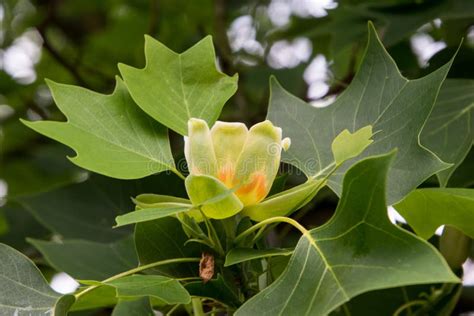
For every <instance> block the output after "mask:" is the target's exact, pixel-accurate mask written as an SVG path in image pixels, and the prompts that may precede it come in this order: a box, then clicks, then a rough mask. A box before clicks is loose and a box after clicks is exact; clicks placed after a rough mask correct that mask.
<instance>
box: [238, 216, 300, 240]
mask: <svg viewBox="0 0 474 316" xmlns="http://www.w3.org/2000/svg"><path fill="white" fill-rule="evenodd" d="M272 223H287V224H290V225H292V226H293V227H295V228H296V229H298V230H299V231H300V232H301V233H302V234H303V235H304V234H306V233H308V230H307V229H306V228H304V227H303V226H302V225H301V224H300V223H298V222H297V221H295V220H294V219H292V218H289V217H284V216H276V217H270V218H268V219H266V220H263V221H261V222H259V223H257V224H255V225H253V226H252V227H250V228H249V229H247V230H245V231H243V232H242V233H240V234H239V235H238V236H237V237H236V238H235V240H234V242H235V243H236V244H238V243H239V242H240V241H242V240H243V239H244V238H245V237H247V236H248V235H250V234H251V233H253V232H254V231H256V230H257V229H259V228H260V227H262V226H266V225H268V224H272Z"/></svg>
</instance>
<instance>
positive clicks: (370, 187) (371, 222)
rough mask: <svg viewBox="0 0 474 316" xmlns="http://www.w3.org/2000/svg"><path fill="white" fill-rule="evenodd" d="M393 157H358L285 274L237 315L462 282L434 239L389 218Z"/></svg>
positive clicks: (312, 309) (309, 311)
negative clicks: (331, 208) (329, 211)
mask: <svg viewBox="0 0 474 316" xmlns="http://www.w3.org/2000/svg"><path fill="white" fill-rule="evenodd" d="M391 160H393V153H392V154H391V155H385V156H378V157H373V158H367V159H364V160H362V161H360V162H358V163H357V164H355V165H354V166H353V167H352V168H351V169H350V170H349V171H348V172H347V174H346V176H345V179H344V184H343V194H342V197H341V200H340V202H339V204H338V207H337V209H336V213H335V214H334V216H333V217H332V219H331V220H330V221H329V222H328V223H327V224H325V225H323V226H321V227H318V228H315V229H312V230H310V231H307V232H306V233H305V234H303V236H302V237H301V239H300V241H299V242H298V244H297V246H296V248H295V251H294V253H293V255H292V257H291V259H290V262H289V263H288V266H287V268H286V270H285V271H284V272H283V274H282V275H280V277H279V278H278V279H277V280H276V281H275V282H274V283H273V284H271V285H270V286H269V287H267V288H266V289H265V290H263V291H262V292H260V293H259V294H257V295H256V296H254V297H253V298H251V299H250V300H249V301H247V302H246V303H245V304H244V305H243V306H242V307H241V308H240V309H239V310H238V311H237V313H236V315H285V314H288V313H291V314H294V315H326V314H328V313H329V312H331V311H332V310H334V309H335V308H336V307H338V306H340V305H341V304H343V303H344V302H346V301H348V300H349V299H351V298H352V297H354V296H356V295H358V294H361V293H364V292H368V291H371V290H376V289H383V288H390V287H397V286H403V285H411V284H424V283H436V282H452V283H457V282H459V279H458V278H457V277H456V276H455V275H454V274H453V273H452V271H451V270H450V268H449V267H448V265H447V264H446V262H445V261H444V259H443V258H442V256H441V255H440V254H439V253H438V252H437V251H436V249H435V248H434V247H433V246H431V245H430V244H429V243H427V242H426V241H424V240H422V239H420V238H418V237H416V236H414V235H412V234H411V233H409V232H407V231H404V230H402V229H401V228H399V227H397V226H395V225H393V224H392V223H391V222H390V221H389V219H388V217H387V209H386V202H385V193H386V191H385V183H386V180H387V174H388V169H389V163H390V161H391Z"/></svg>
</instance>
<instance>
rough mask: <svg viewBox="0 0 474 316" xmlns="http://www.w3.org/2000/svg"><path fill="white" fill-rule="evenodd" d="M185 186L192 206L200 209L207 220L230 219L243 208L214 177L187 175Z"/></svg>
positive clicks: (230, 192)
mask: <svg viewBox="0 0 474 316" xmlns="http://www.w3.org/2000/svg"><path fill="white" fill-rule="evenodd" d="M185 184H186V191H187V192H188V196H189V198H190V199H191V202H192V203H193V205H194V206H196V207H200V209H201V210H202V212H203V213H204V214H205V215H206V216H207V217H209V218H214V219H223V218H227V217H231V216H233V215H235V214H237V213H238V212H240V210H242V208H243V204H242V202H241V201H240V200H239V199H238V198H237V196H236V195H235V194H234V193H233V191H232V190H229V189H228V188H227V187H226V186H225V185H224V184H223V183H222V182H220V181H219V180H217V179H216V178H214V177H211V176H206V175H189V176H188V177H187V178H186V181H185Z"/></svg>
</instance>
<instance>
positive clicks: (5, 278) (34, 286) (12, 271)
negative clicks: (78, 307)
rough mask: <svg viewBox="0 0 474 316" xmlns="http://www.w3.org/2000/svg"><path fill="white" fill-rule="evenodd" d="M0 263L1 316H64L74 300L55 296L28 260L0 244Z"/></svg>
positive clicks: (66, 296) (38, 271)
mask: <svg viewBox="0 0 474 316" xmlns="http://www.w3.org/2000/svg"><path fill="white" fill-rule="evenodd" d="M0 261H1V262H2V264H1V265H0V314H1V315H32V316H40V315H47V314H48V313H50V314H52V315H58V316H62V315H64V316H65V315H66V313H67V310H68V309H69V307H70V306H71V305H72V303H73V302H74V297H73V296H70V295H65V296H62V295H61V294H58V293H56V292H54V291H53V290H52V289H51V288H50V287H49V285H48V283H46V280H45V279H44V277H43V276H42V275H41V272H40V270H39V269H38V268H37V267H36V266H35V265H34V264H33V262H31V260H30V259H28V258H27V257H26V256H24V255H23V254H21V253H20V252H18V251H16V250H14V249H13V248H11V247H9V246H7V245H4V244H0Z"/></svg>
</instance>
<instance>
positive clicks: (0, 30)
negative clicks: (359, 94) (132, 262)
mask: <svg viewBox="0 0 474 316" xmlns="http://www.w3.org/2000/svg"><path fill="white" fill-rule="evenodd" d="M369 20H370V21H373V22H374V23H375V26H376V27H377V30H378V32H379V34H380V36H381V38H382V40H383V42H384V45H385V46H386V48H387V50H388V51H389V53H390V54H391V55H392V56H393V58H394V59H395V61H396V62H397V64H398V65H399V67H400V70H401V72H402V74H403V75H405V76H407V77H409V78H417V77H420V76H422V75H424V74H426V73H429V72H431V71H432V70H433V69H436V68H438V67H439V66H440V65H441V64H443V63H445V62H446V61H447V60H448V59H449V58H450V57H451V56H452V55H453V54H454V52H455V51H456V49H457V48H458V47H459V45H460V43H461V41H462V39H464V40H463V41H462V44H461V46H460V50H459V53H458V55H457V57H456V59H455V62H454V66H453V67H452V70H451V71H450V73H449V77H451V78H471V79H474V1H472V0H384V1H382V0H379V1H377V0H345V1H343V0H341V1H333V0H271V1H270V0H269V1H236V0H228V1H226V0H189V1H185V0H128V1H125V0H101V1H95V0H49V1H45V0H38V1H33V0H1V1H0V242H4V243H7V244H9V245H12V246H13V247H15V248H17V249H19V250H21V251H23V252H24V253H25V254H27V255H28V256H30V257H31V258H32V259H33V260H34V261H35V262H36V263H37V264H38V265H40V267H41V268H42V270H43V272H45V273H47V274H48V272H49V274H48V275H49V276H50V277H52V276H53V275H55V270H54V269H53V268H51V267H49V266H48V264H47V263H46V262H45V261H44V259H43V258H42V257H41V255H40V254H39V252H38V251H37V250H35V248H34V247H32V246H31V245H30V244H29V243H28V242H27V240H26V238H27V237H34V238H43V239H53V240H54V239H62V238H82V239H86V240H91V241H111V240H116V239H117V238H118V237H123V236H124V235H123V234H122V233H120V232H116V233H112V232H110V226H111V225H112V223H113V222H111V221H110V219H111V218H112V219H113V215H114V214H112V215H110V214H109V213H110V212H108V210H110V209H112V208H113V207H112V206H110V205H115V206H120V207H121V208H126V207H127V206H128V203H130V202H129V201H128V197H129V196H131V195H133V194H137V193H141V192H144V191H147V190H148V191H152V192H155V193H157V192H159V193H166V192H164V191H166V190H169V191H171V188H170V187H173V186H176V187H177V190H182V187H181V184H180V183H178V182H177V181H176V179H174V178H172V177H170V176H166V175H163V176H158V177H150V178H152V179H145V180H143V181H135V182H134V181H132V182H129V183H127V184H123V181H118V180H113V179H106V178H105V177H99V176H92V177H90V175H88V174H87V172H85V171H83V170H80V169H79V168H77V167H75V166H74V165H72V164H71V163H70V162H69V161H68V160H67V158H66V155H70V156H73V155H74V153H73V152H71V151H70V150H68V149H67V148H66V147H65V146H62V145H59V144H57V143H55V142H53V141H51V140H49V139H46V138H45V137H42V136H40V135H39V134H36V133H35V132H33V131H32V130H29V129H28V128H26V127H25V126H23V125H22V124H21V123H20V122H19V118H27V119H29V120H39V119H54V120H63V119H64V117H63V116H62V114H61V113H60V112H59V110H58V109H57V108H56V106H55V105H54V104H53V102H52V99H51V95H50V93H49V91H48V88H47V86H46V85H45V81H44V79H45V78H49V79H51V80H54V81H57V82H62V83H70V84H76V85H80V86H83V87H86V88H89V89H92V90H95V91H98V92H101V93H110V92H111V91H112V88H113V84H114V76H116V75H117V74H118V70H117V63H119V62H121V63H126V64H129V65H133V66H136V67H141V66H143V65H144V54H143V44H144V34H149V35H151V36H153V37H154V38H156V39H158V40H159V41H161V42H162V43H164V44H165V45H167V46H168V47H170V48H171V49H173V50H175V51H178V52H181V51H184V50H186V49H187V48H189V47H190V46H192V45H193V44H194V43H196V42H197V41H199V40H200V39H201V38H203V37H204V36H206V35H208V34H211V35H212V36H213V40H214V45H215V47H216V51H217V56H218V61H217V62H218V65H219V67H220V68H221V69H222V71H224V72H225V73H227V74H233V73H235V72H238V73H239V89H238V91H237V93H236V94H235V95H234V96H233V98H232V99H231V100H230V102H229V103H228V104H227V105H226V107H225V108H224V112H223V114H222V116H221V120H228V121H234V120H237V121H243V122H246V123H247V124H249V125H250V124H253V123H255V122H258V121H261V120H263V119H264V118H265V115H266V107H267V100H268V78H269V76H270V75H272V74H273V75H275V76H276V77H277V78H278V80H279V81H280V82H281V83H282V85H283V86H284V87H285V88H286V89H288V90H289V91H290V92H292V93H293V94H295V95H297V96H299V97H300V98H302V99H304V100H307V101H309V102H311V103H312V104H313V105H314V106H317V107H320V106H327V105H328V104H330V103H331V101H332V100H334V98H335V96H336V95H337V94H338V93H340V92H342V91H343V90H344V89H345V87H346V86H347V85H348V84H349V83H350V82H351V79H352V78H353V76H354V73H355V71H356V70H357V66H358V63H359V61H360V59H361V57H362V54H363V52H364V45H365V40H366V31H367V21H369ZM473 93H474V91H473ZM172 140H173V147H174V149H175V152H176V153H177V156H178V157H179V156H180V153H179V152H180V150H181V147H182V140H181V137H178V135H174V134H173V135H172ZM473 155H474V154H473V153H472V151H471V153H470V155H469V156H468V157H467V158H466V161H465V162H464V164H463V165H462V166H461V167H460V168H459V169H458V171H457V172H456V173H455V175H454V179H459V180H456V181H457V182H456V183H458V184H462V186H472V185H473V181H474V177H473V176H472V174H474V170H473V161H474V159H473ZM469 174H470V175H471V176H469ZM466 175H467V177H466ZM292 181H298V179H293V178H290V179H289V180H288V183H289V184H291V182H292ZM84 183H85V185H82V186H81V185H80V184H84ZM170 183H172V184H170ZM427 185H430V183H428V184H427ZM115 186H117V187H119V188H120V189H117V190H114V189H110V188H114V187H115ZM124 186H127V187H133V189H130V190H128V191H123V187H124ZM85 187H87V188H85ZM91 187H92V188H95V189H97V190H95V191H93V192H92V191H89V190H93V189H91ZM104 188H108V189H104ZM94 192H95V193H94ZM97 192H100V193H101V194H97ZM125 192H126V193H125ZM102 193H103V194H102ZM104 199H106V200H107V201H106V202H104ZM107 203H110V204H109V205H108V204H107ZM336 203H337V199H336V198H335V196H334V195H333V194H332V193H331V192H330V191H329V190H326V191H324V192H322V193H321V194H319V195H318V197H317V199H316V200H315V201H314V203H312V204H311V205H310V206H309V207H307V208H306V209H304V210H303V211H302V212H300V213H298V214H297V215H296V216H298V217H300V218H302V220H304V221H305V223H306V224H307V225H309V226H311V225H317V224H320V223H322V222H324V221H325V220H326V219H327V218H328V217H329V216H330V215H331V214H332V211H333V210H334V206H335V204H336ZM91 205H94V206H95V207H96V208H97V211H96V212H95V213H92V212H90V211H88V212H86V211H85V210H86V209H87V210H90V206H91ZM130 207H131V206H130ZM52 208H54V209H52ZM313 208H317V209H318V211H317V212H309V211H311V210H312V209H313ZM100 212H103V214H101V213H100ZM84 214H85V215H84ZM87 221H94V222H95V225H96V228H97V229H98V230H101V229H102V228H103V231H104V233H103V234H102V235H100V236H95V235H94V234H93V233H90V231H87V229H85V228H84V227H86V226H87V225H85V224H84V226H83V227H82V226H81V223H82V222H84V223H87ZM115 235H117V236H115ZM465 267H466V276H465V281H464V282H465V287H466V289H465V291H464V292H463V295H462V298H461V300H460V302H459V303H458V307H457V311H458V312H462V311H469V310H474V293H473V292H474V290H472V289H471V288H470V286H474V263H472V262H471V261H469V262H468V263H466V265H465ZM469 273H470V274H469ZM61 280H62V281H61V282H59V283H60V285H57V286H59V288H57V289H59V290H61V288H60V287H61V286H63V288H62V290H64V291H67V289H68V288H67V286H74V284H72V285H71V284H70V283H68V282H67V279H66V278H65V277H63V279H61ZM59 283H58V284H59Z"/></svg>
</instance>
